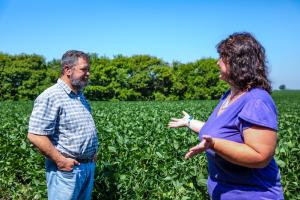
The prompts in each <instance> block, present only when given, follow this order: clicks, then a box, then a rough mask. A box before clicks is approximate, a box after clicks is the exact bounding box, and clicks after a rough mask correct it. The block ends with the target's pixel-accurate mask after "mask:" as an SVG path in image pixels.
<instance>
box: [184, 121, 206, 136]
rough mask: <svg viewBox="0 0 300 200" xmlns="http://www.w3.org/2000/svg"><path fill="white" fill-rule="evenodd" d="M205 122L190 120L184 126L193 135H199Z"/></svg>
mask: <svg viewBox="0 0 300 200" xmlns="http://www.w3.org/2000/svg"><path fill="white" fill-rule="evenodd" d="M204 124H205V122H202V121H199V120H195V119H192V120H191V121H190V122H189V123H188V124H187V125H186V126H187V127H188V128H189V129H191V130H192V131H193V132H195V133H197V134H198V133H199V132H200V130H201V128H202V127H203V126H204Z"/></svg>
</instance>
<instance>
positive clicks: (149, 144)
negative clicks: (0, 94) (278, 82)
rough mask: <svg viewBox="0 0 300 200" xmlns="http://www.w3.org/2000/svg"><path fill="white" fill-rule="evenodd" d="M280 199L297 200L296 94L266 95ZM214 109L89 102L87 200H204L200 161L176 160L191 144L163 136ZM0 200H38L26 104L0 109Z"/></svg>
mask: <svg viewBox="0 0 300 200" xmlns="http://www.w3.org/2000/svg"><path fill="white" fill-rule="evenodd" d="M273 97H274V99H275V101H276V104H277V107H278V111H279V132H278V135H279V142H278V147H277V149H276V155H275V157H276V160H277V162H278V164H279V166H280V170H281V177H282V184H283V187H284V193H285V197H286V199H300V195H299V194H297V191H299V189H300V186H299V183H300V178H299V176H300V165H299V162H300V157H299V156H300V134H299V130H300V123H299V122H300V117H299V113H300V106H299V103H300V102H299V99H300V92H293V93H282V92H280V93H274V95H273ZM216 104H217V101H163V102H92V103H91V105H92V109H93V115H94V119H95V122H96V125H97V128H98V131H99V144H100V146H99V151H98V161H97V168H96V176H95V178H96V179H95V187H94V191H93V199H208V194H207V191H206V190H207V189H206V177H207V162H206V159H205V156H204V155H201V156H197V157H195V158H193V159H189V160H184V154H185V153H186V151H187V150H188V149H189V148H190V147H191V146H193V145H195V144H196V143H197V142H198V139H197V135H196V134H193V133H191V132H190V131H189V130H187V129H185V128H182V129H168V128H167V124H168V122H169V120H170V118H171V117H180V116H181V115H182V114H181V111H182V110H185V111H187V112H188V113H190V114H192V115H193V116H195V118H197V119H200V120H206V119H207V118H208V116H209V114H210V113H211V112H212V110H213V108H214V107H215V105H216ZM0 107H1V113H0V121H1V126H0V144H1V145H0V165H1V167H0V199H46V198H47V197H46V181H45V171H44V158H43V156H41V155H40V154H39V152H38V151H37V150H35V149H34V148H33V147H32V145H31V144H29V142H28V141H27V139H26V135H27V126H28V119H29V115H30V113H31V109H32V102H0Z"/></svg>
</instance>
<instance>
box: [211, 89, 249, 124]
mask: <svg viewBox="0 0 300 200" xmlns="http://www.w3.org/2000/svg"><path fill="white" fill-rule="evenodd" d="M230 92H231V90H229V92H228V94H227V96H226V98H227V97H228V96H229V95H230ZM246 93H247V92H245V93H244V94H242V95H240V96H239V97H238V98H237V99H236V100H235V101H234V102H232V103H230V104H229V105H228V106H227V108H226V109H225V110H223V111H222V112H221V113H220V114H219V111H220V108H221V107H222V104H223V103H224V101H225V100H226V98H225V99H224V100H223V101H222V103H219V105H218V107H217V110H216V113H215V116H216V119H217V118H219V117H220V116H222V115H223V114H224V113H225V112H226V111H227V110H228V108H231V107H232V105H235V104H236V102H238V101H239V100H240V99H241V98H242V97H243V96H244V95H245V94H246Z"/></svg>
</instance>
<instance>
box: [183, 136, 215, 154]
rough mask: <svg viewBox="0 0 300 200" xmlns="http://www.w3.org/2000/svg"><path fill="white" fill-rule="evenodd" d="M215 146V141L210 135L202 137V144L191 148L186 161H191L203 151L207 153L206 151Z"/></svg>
mask: <svg viewBox="0 0 300 200" xmlns="http://www.w3.org/2000/svg"><path fill="white" fill-rule="evenodd" d="M213 145H214V141H213V138H212V137H211V136H209V135H203V137H202V141H201V142H200V144H198V145H196V146H194V147H192V148H190V150H189V151H188V152H187V153H186V154H185V157H184V158H185V159H189V158H191V157H193V156H195V155H197V154H199V153H201V152H203V151H205V150H206V149H209V148H211V147H212V146H213Z"/></svg>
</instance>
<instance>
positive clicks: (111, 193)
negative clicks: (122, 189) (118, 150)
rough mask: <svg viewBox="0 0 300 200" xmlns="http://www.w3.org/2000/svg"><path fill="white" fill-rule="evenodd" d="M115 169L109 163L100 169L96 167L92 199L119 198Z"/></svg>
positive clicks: (111, 199)
mask: <svg viewBox="0 0 300 200" xmlns="http://www.w3.org/2000/svg"><path fill="white" fill-rule="evenodd" d="M116 173H117V172H116V170H114V169H113V166H112V165H110V164H104V166H103V167H102V169H98V168H96V171H95V184H94V192H93V195H92V198H93V199H110V200H114V199H119V198H120V197H119V193H118V188H117V183H116V177H115V176H116Z"/></svg>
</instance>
